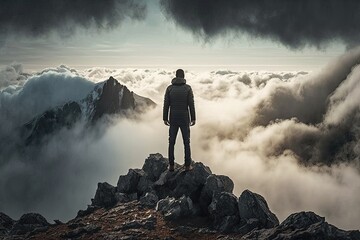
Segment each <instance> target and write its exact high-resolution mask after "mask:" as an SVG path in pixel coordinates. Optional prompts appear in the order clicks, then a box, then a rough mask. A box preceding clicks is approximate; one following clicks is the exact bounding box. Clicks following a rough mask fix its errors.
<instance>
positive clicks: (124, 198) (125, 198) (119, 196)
mask: <svg viewBox="0 0 360 240" xmlns="http://www.w3.org/2000/svg"><path fill="white" fill-rule="evenodd" d="M115 199H116V202H118V203H127V202H131V201H134V200H137V199H138V194H137V193H136V192H135V193H131V194H126V193H120V192H116V193H115Z"/></svg>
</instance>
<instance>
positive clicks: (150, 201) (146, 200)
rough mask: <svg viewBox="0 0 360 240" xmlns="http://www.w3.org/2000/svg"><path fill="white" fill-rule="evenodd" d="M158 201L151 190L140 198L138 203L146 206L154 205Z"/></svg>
mask: <svg viewBox="0 0 360 240" xmlns="http://www.w3.org/2000/svg"><path fill="white" fill-rule="evenodd" d="M158 201H159V198H158V196H157V195H156V194H155V193H153V192H148V193H146V194H145V195H144V196H142V197H141V198H140V203H141V204H142V205H143V206H146V207H155V206H156V203H157V202H158Z"/></svg>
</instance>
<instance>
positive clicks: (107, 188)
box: [92, 182, 117, 207]
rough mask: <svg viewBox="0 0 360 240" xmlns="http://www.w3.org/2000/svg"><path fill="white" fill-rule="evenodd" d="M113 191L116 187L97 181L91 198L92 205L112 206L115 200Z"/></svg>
mask: <svg viewBox="0 0 360 240" xmlns="http://www.w3.org/2000/svg"><path fill="white" fill-rule="evenodd" d="M115 192H116V187H114V186H112V185H110V184H109V183H107V182H104V183H98V188H97V190H96V193H95V197H94V199H92V205H94V206H100V207H112V206H114V205H115V204H116V202H117V199H116V197H115Z"/></svg>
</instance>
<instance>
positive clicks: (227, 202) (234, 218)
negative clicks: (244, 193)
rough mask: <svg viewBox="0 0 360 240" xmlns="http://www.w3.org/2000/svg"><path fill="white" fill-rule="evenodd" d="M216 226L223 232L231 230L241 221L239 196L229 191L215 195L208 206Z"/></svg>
mask: <svg viewBox="0 0 360 240" xmlns="http://www.w3.org/2000/svg"><path fill="white" fill-rule="evenodd" d="M208 211H209V214H210V217H211V218H212V219H213V225H214V228H215V229H217V230H219V231H221V232H231V231H232V230H233V229H234V228H236V227H237V226H238V225H239V223H240V216H239V209H238V202H237V197H236V196H235V195H234V194H232V193H228V192H221V193H220V194H217V195H216V196H214V198H213V200H212V202H211V204H210V205H209V207H208Z"/></svg>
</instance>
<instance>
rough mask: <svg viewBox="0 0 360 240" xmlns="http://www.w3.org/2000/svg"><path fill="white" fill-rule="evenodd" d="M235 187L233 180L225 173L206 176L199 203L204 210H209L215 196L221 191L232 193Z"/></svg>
mask: <svg viewBox="0 0 360 240" xmlns="http://www.w3.org/2000/svg"><path fill="white" fill-rule="evenodd" d="M233 189H234V183H233V181H232V180H231V179H230V178H229V177H228V176H224V175H215V174H211V175H209V176H208V177H207V178H206V182H205V185H204V187H203V188H202V190H201V194H200V199H199V203H200V206H201V208H202V210H203V211H204V212H207V210H208V206H209V204H210V203H211V201H212V199H213V196H214V195H215V194H219V193H221V192H229V193H232V191H233Z"/></svg>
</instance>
